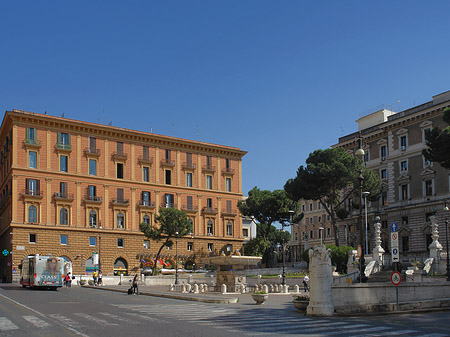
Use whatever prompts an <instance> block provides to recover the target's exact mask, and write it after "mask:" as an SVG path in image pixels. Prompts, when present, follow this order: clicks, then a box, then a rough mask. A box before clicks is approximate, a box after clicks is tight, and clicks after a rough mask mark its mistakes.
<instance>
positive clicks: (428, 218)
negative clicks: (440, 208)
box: [425, 213, 433, 222]
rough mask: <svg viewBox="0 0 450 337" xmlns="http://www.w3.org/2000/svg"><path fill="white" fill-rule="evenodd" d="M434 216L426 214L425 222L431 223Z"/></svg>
mask: <svg viewBox="0 0 450 337" xmlns="http://www.w3.org/2000/svg"><path fill="white" fill-rule="evenodd" d="M432 216H433V213H426V214H425V222H431V217H432Z"/></svg>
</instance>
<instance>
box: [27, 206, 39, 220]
mask: <svg viewBox="0 0 450 337" xmlns="http://www.w3.org/2000/svg"><path fill="white" fill-rule="evenodd" d="M28 222H30V223H37V222H38V221H37V208H36V206H34V205H31V206H30V207H28Z"/></svg>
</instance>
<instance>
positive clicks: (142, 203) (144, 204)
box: [139, 200, 156, 208]
mask: <svg viewBox="0 0 450 337" xmlns="http://www.w3.org/2000/svg"><path fill="white" fill-rule="evenodd" d="M139 206H141V207H149V208H155V206H156V204H155V203H154V202H151V201H148V200H140V201H139Z"/></svg>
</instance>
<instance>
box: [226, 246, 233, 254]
mask: <svg viewBox="0 0 450 337" xmlns="http://www.w3.org/2000/svg"><path fill="white" fill-rule="evenodd" d="M226 249H227V253H228V255H230V254H229V253H231V252H232V251H233V245H230V244H228V245H227V248H226Z"/></svg>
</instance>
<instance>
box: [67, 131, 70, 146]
mask: <svg viewBox="0 0 450 337" xmlns="http://www.w3.org/2000/svg"><path fill="white" fill-rule="evenodd" d="M70 144H71V143H70V133H68V134H67V145H70Z"/></svg>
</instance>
